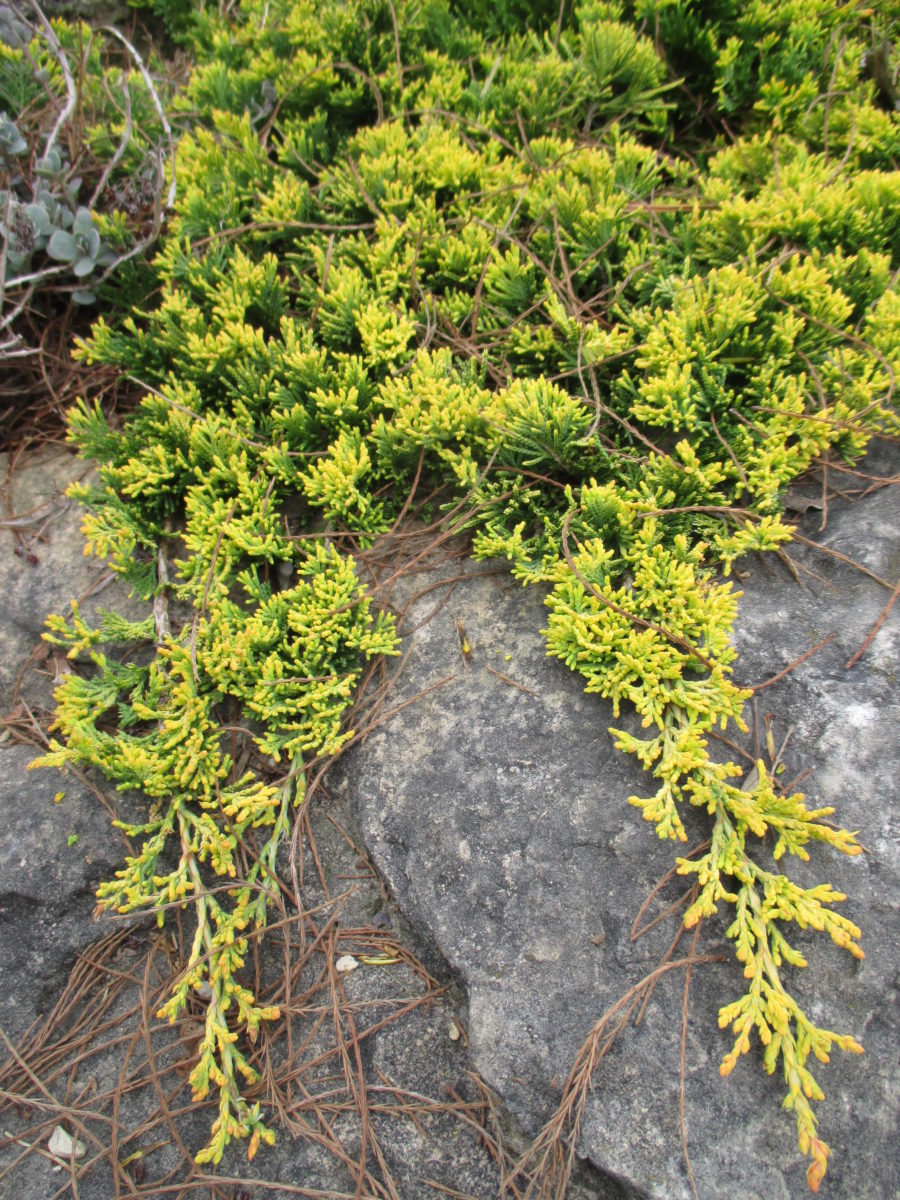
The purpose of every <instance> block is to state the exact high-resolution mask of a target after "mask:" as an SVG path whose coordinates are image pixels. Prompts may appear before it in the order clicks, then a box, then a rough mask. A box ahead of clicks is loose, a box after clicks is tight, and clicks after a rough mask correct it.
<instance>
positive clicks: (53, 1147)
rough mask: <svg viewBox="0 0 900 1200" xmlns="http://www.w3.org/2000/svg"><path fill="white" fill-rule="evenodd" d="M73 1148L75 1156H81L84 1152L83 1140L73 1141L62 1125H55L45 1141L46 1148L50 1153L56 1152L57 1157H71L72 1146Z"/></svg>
mask: <svg viewBox="0 0 900 1200" xmlns="http://www.w3.org/2000/svg"><path fill="white" fill-rule="evenodd" d="M73 1146H74V1148H75V1157H76V1158H82V1157H83V1156H84V1153H85V1145H84V1142H79V1141H75V1140H74V1139H73V1138H72V1136H71V1135H70V1134H68V1133H66V1131H65V1130H64V1129H63V1127H62V1125H57V1126H56V1128H55V1129H54V1130H53V1132H52V1133H51V1135H50V1141H49V1142H48V1143H47V1149H48V1150H49V1151H50V1153H51V1154H56V1155H57V1156H58V1157H59V1158H69V1159H70V1158H71V1157H72V1148H73Z"/></svg>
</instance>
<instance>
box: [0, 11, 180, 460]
mask: <svg viewBox="0 0 900 1200" xmlns="http://www.w3.org/2000/svg"><path fill="white" fill-rule="evenodd" d="M157 83H158V84H159V86H157ZM160 90H162V92H163V94H164V95H165V92H166V88H165V85H164V84H163V83H162V82H160V81H159V79H158V76H157V80H156V81H154V76H153V74H152V73H151V71H150V70H149V69H148V66H147V64H146V63H145V61H144V59H143V57H142V56H141V54H140V53H139V52H138V51H137V49H136V48H135V47H134V46H133V44H132V43H131V42H130V41H129V39H128V38H127V37H126V36H125V35H124V34H122V33H121V32H120V31H118V30H116V29H111V28H110V29H107V30H105V31H104V30H100V29H98V30H94V29H92V28H91V27H90V26H88V25H87V24H86V23H82V22H67V21H55V22H51V21H49V20H48V19H47V17H46V15H45V14H44V12H43V9H42V8H41V7H40V5H37V4H31V3H22V4H9V5H7V4H4V5H0V236H2V248H0V370H2V371H3V374H4V377H5V380H8V381H9V382H8V383H6V382H4V386H3V387H2V389H0V401H2V409H0V440H2V441H3V443H4V444H7V443H9V442H11V441H13V440H16V438H17V435H18V434H19V433H20V432H21V429H22V426H23V424H24V425H27V424H28V422H29V421H34V420H36V418H37V417H38V415H40V417H41V418H43V422H44V426H45V429H44V432H45V434H46V433H47V432H48V431H47V429H46V426H47V424H48V423H49V422H48V421H47V415H48V412H49V411H50V410H52V408H53V407H54V406H55V407H56V409H57V411H58V414H59V416H60V418H61V419H62V418H63V410H64V405H65V403H66V391H67V383H68V382H69V380H70V378H71V376H72V374H73V371H72V366H71V362H70V360H69V355H68V346H69V344H70V342H71V339H72V334H73V332H77V331H79V330H80V331H84V330H86V329H87V328H88V325H89V321H88V320H87V318H86V315H85V314H86V312H87V311H89V310H93V311H96V309H97V305H98V301H100V302H102V303H105V305H107V306H108V304H109V303H113V304H115V303H116V302H118V303H120V304H122V305H128V304H130V303H133V302H135V301H136V300H138V299H140V298H142V297H143V296H144V294H145V292H144V287H143V281H142V278H141V272H140V269H139V268H140V263H141V259H140V256H141V254H142V253H143V252H144V251H145V250H147V248H148V247H149V246H151V245H152V244H153V243H154V242H155V241H156V238H157V236H158V234H159V230H160V227H161V223H162V215H163V211H164V209H165V205H166V201H167V200H168V199H170V196H169V185H167V184H166V180H165V169H164V166H163V162H164V159H165V157H166V156H167V155H168V154H169V153H170V150H171V147H170V142H171V129H170V127H169V125H168V121H167V119H166V116H165V112H164V109H163V103H162V100H161V97H160V94H159V92H160ZM173 194H174V193H173ZM111 281H114V282H111ZM123 289H124V290H123ZM101 298H102V300H101ZM48 393H49V404H48V403H47V399H46V397H47V394H48ZM75 394H76V393H75V392H74V391H73V392H71V393H70V394H69V395H68V402H69V403H71V401H72V399H74V395H75ZM42 396H43V397H44V398H43V399H42V398H41V397H42ZM35 410H36V411H35ZM60 423H62V422H60Z"/></svg>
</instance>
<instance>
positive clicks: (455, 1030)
mask: <svg viewBox="0 0 900 1200" xmlns="http://www.w3.org/2000/svg"><path fill="white" fill-rule="evenodd" d="M447 1032H448V1034H449V1035H450V1041H451V1042H458V1041H459V1039H460V1032H459V1026H458V1025H457V1023H456V1022H455V1021H451V1022H450V1028H449V1029H448V1030H447Z"/></svg>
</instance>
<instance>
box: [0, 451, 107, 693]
mask: <svg viewBox="0 0 900 1200" xmlns="http://www.w3.org/2000/svg"><path fill="white" fill-rule="evenodd" d="M9 469H10V468H9V456H8V455H5V454H4V455H0V472H2V474H3V475H4V476H5V475H6V474H7V471H9ZM87 474H88V468H87V467H86V465H85V463H84V462H83V461H80V460H78V459H76V458H75V457H74V455H73V454H71V453H69V452H66V451H61V450H59V449H58V448H56V449H54V448H51V449H49V450H47V451H43V452H41V453H40V454H39V455H32V456H29V457H25V458H23V459H21V460H19V461H18V462H17V463H16V464H15V466H14V468H13V469H12V472H11V476H10V477H9V488H8V493H7V501H6V511H5V512H4V513H3V514H2V519H0V547H2V556H0V580H2V585H3V604H2V606H0V713H6V712H8V711H9V709H10V708H11V707H12V705H13V702H14V699H15V698H16V692H15V689H16V685H17V684H18V683H21V682H22V680H23V679H24V676H25V671H26V666H27V663H28V659H29V655H31V654H32V652H34V651H39V652H40V648H41V634H42V632H43V630H44V621H45V620H46V618H47V616H48V614H49V613H53V612H55V613H65V612H68V611H69V606H70V603H71V601H72V600H77V599H81V598H84V597H89V596H93V597H95V598H96V600H95V602H94V603H89V604H88V605H86V607H85V612H86V613H89V612H91V611H92V609H93V608H94V607H96V606H98V605H99V606H100V607H102V606H103V605H106V606H111V605H113V604H115V603H121V602H122V600H123V598H124V597H123V595H122V593H123V589H122V588H119V589H118V592H113V593H110V592H108V591H106V589H105V588H104V590H103V592H102V593H98V589H100V588H101V587H102V586H103V584H104V583H105V582H106V581H107V580H108V579H109V577H110V573H109V571H108V570H107V568H106V567H105V566H104V564H103V563H101V562H98V561H97V560H96V559H90V558H85V557H84V556H83V554H82V547H83V545H84V538H83V537H82V535H81V518H82V510H81V508H80V506H79V505H78V504H75V503H74V502H73V501H70V500H68V499H67V498H66V497H65V495H64V492H65V489H66V487H68V485H69V484H70V483H72V482H74V481H75V480H76V479H79V478H83V477H85V476H86V475H87ZM48 678H52V670H51V671H50V673H49V676H48ZM29 682H30V683H32V684H34V682H35V681H34V679H30V680H29ZM51 690H52V689H51V686H50V684H49V683H48V684H46V685H45V686H44V687H43V688H40V689H39V700H40V702H41V703H42V704H47V703H49V700H50V692H51ZM33 694H34V693H33Z"/></svg>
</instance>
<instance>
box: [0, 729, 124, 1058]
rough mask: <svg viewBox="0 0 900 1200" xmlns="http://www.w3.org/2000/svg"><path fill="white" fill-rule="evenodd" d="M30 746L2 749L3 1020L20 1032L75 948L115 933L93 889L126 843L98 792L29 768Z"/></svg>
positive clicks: (50, 999)
mask: <svg viewBox="0 0 900 1200" xmlns="http://www.w3.org/2000/svg"><path fill="white" fill-rule="evenodd" d="M35 757H36V752H35V750H34V748H33V747H31V746H22V745H19V746H9V745H7V746H3V747H2V748H0V821H2V830H3V832H2V836H0V964H2V973H3V980H4V982H3V988H2V989H0V1026H2V1028H3V1030H4V1031H5V1033H6V1034H7V1036H8V1037H10V1038H12V1039H13V1040H15V1039H17V1038H18V1037H19V1036H21V1034H22V1033H23V1032H24V1031H25V1029H26V1028H27V1027H28V1026H29V1025H30V1024H31V1023H32V1021H34V1020H35V1019H36V1018H37V1017H38V1016H39V1014H41V1013H45V1012H47V1011H49V1009H50V1008H52V1007H53V1004H54V1002H55V1000H56V998H57V996H58V995H59V993H60V992H61V990H62V987H63V985H64V984H65V981H66V978H67V976H68V972H69V969H70V968H71V966H72V963H73V961H74V957H75V954H76V953H77V952H79V951H81V950H84V949H85V948H86V947H87V946H89V945H90V944H91V943H92V942H94V941H96V940H97V939H98V938H99V937H102V936H103V934H104V933H107V932H109V930H110V925H109V923H108V922H103V924H102V925H101V926H98V925H97V924H95V923H94V921H93V917H92V913H93V910H94V906H95V900H94V892H95V890H96V888H97V885H98V884H99V883H100V881H101V880H102V879H105V878H107V877H108V876H109V875H110V873H111V872H112V871H114V870H115V869H116V867H117V866H119V865H120V863H121V860H122V855H123V853H124V846H123V843H122V839H121V837H120V835H119V834H118V833H117V832H116V831H115V830H114V829H111V828H110V824H109V817H108V816H107V815H106V814H105V813H104V811H103V808H102V806H101V805H100V803H99V801H98V799H97V797H96V796H95V795H94V794H93V793H92V792H91V791H90V790H89V789H88V788H87V787H85V786H84V785H82V784H80V783H79V782H77V781H76V780H75V779H74V778H72V777H71V776H63V775H61V774H60V773H59V772H58V771H52V770H40V771H30V772H29V771H27V767H28V764H29V762H31V761H32V760H33V759H34V758H35Z"/></svg>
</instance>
